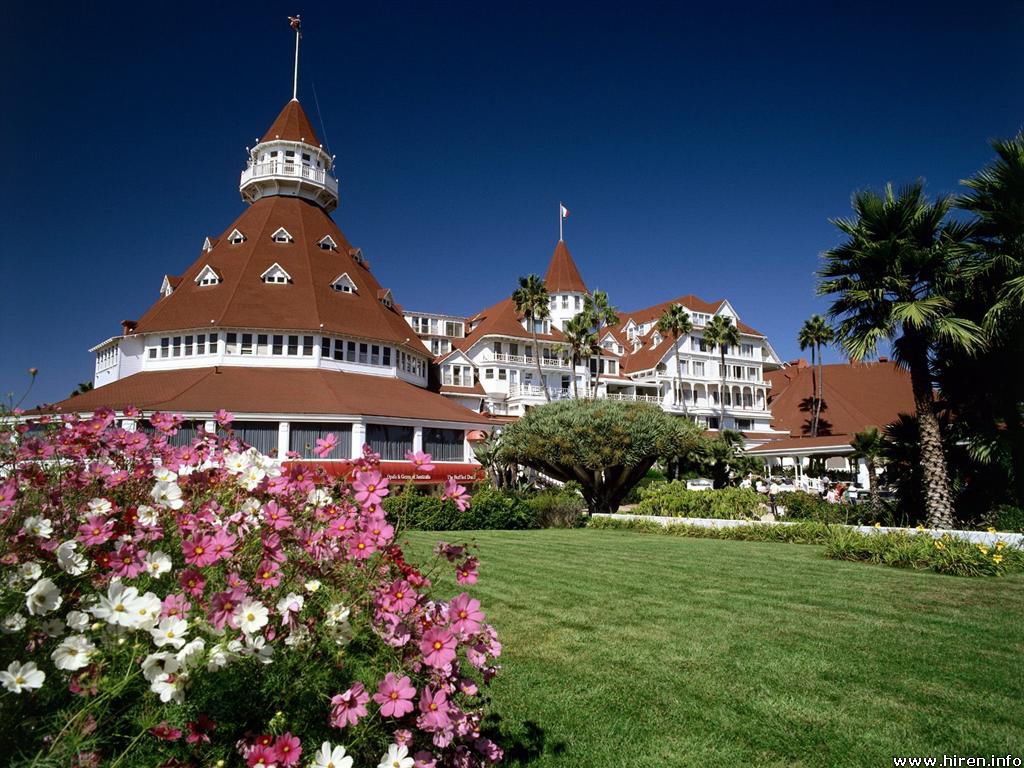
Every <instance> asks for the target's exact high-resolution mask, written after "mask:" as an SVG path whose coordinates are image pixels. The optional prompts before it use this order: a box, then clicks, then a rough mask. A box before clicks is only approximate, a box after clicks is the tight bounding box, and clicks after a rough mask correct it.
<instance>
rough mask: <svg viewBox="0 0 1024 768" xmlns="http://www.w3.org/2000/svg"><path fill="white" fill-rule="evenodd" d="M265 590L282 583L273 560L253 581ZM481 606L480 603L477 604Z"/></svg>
mask: <svg viewBox="0 0 1024 768" xmlns="http://www.w3.org/2000/svg"><path fill="white" fill-rule="evenodd" d="M253 581H255V582H256V583H257V584H259V585H260V586H261V587H262V588H263V589H272V588H273V587H276V586H277V585H278V584H280V583H281V566H279V565H278V564H277V563H275V562H274V561H273V560H264V561H263V562H262V563H260V567H259V568H257V569H256V578H255V579H253ZM477 605H478V606H479V605H480V603H477Z"/></svg>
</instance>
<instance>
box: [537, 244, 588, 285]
mask: <svg viewBox="0 0 1024 768" xmlns="http://www.w3.org/2000/svg"><path fill="white" fill-rule="evenodd" d="M544 285H545V286H547V289H548V292H550V293H559V292H564V291H575V292H577V293H586V292H587V285H586V283H584V282H583V278H582V277H581V276H580V271H579V269H578V268H577V267H576V262H575V261H573V260H572V256H571V255H569V249H568V248H566V246H565V242H564V241H562V240H559V241H558V245H556V246H555V252H554V253H553V254H552V255H551V263H550V264H548V272H547V274H546V275H545V276H544Z"/></svg>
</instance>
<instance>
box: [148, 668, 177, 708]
mask: <svg viewBox="0 0 1024 768" xmlns="http://www.w3.org/2000/svg"><path fill="white" fill-rule="evenodd" d="M149 688H150V690H151V691H153V693H155V694H156V695H157V696H159V697H160V701H162V702H163V703H164V704H167V703H169V702H172V701H173V702H175V703H176V704H181V703H182V702H184V701H185V677H184V676H183V675H175V674H167V673H164V674H161V675H157V678H156V679H155V680H154V681H153V682H152V683H150V684H149Z"/></svg>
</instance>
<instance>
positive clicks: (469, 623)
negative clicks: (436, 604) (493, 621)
mask: <svg viewBox="0 0 1024 768" xmlns="http://www.w3.org/2000/svg"><path fill="white" fill-rule="evenodd" d="M448 619H449V620H450V621H451V627H452V630H453V631H454V632H455V633H457V634H458V635H461V636H463V637H465V636H466V635H472V634H475V633H477V632H479V631H480V622H482V621H483V620H484V614H483V612H482V611H481V610H480V601H479V600H474V599H473V598H471V597H470V596H469V595H467V594H466V593H465V592H463V593H462V594H461V595H459V596H458V597H456V598H455V599H453V600H452V601H451V602H450V603H449V604H448Z"/></svg>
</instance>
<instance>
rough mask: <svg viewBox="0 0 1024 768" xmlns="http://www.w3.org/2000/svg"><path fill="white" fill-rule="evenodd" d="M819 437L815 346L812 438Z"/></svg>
mask: <svg viewBox="0 0 1024 768" xmlns="http://www.w3.org/2000/svg"><path fill="white" fill-rule="evenodd" d="M817 436H818V368H817V366H816V365H815V358H814V345H813V344H812V345H811V437H817Z"/></svg>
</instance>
